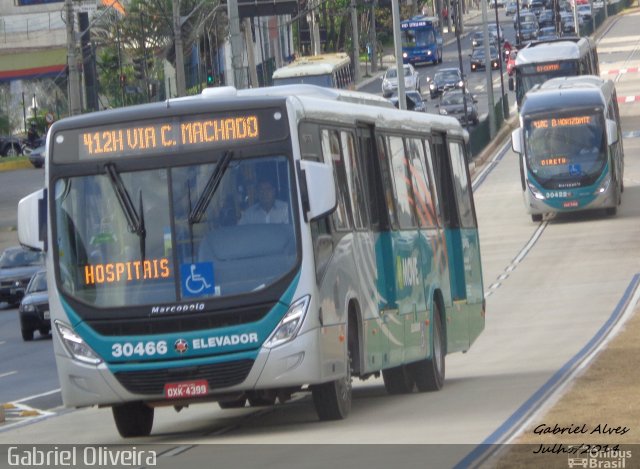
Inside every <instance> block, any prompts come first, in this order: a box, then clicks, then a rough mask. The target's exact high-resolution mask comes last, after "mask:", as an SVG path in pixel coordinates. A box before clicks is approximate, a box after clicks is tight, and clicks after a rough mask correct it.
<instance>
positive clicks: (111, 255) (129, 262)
mask: <svg viewBox="0 0 640 469" xmlns="http://www.w3.org/2000/svg"><path fill="white" fill-rule="evenodd" d="M226 155H227V156H228V158H227V159H226V160H227V161H226V162H225V163H226V164H225V165H224V168H222V167H221V168H220V170H218V171H216V164H214V163H207V164H194V165H190V166H182V167H176V168H162V169H148V170H143V171H135V172H132V171H129V172H127V171H119V170H117V171H116V175H115V176H113V175H112V174H92V175H86V176H74V177H68V178H61V179H59V180H57V181H56V183H55V230H56V231H55V233H56V234H55V235H54V239H56V241H57V249H58V257H59V276H58V278H59V282H60V283H61V288H62V291H63V292H64V293H66V294H67V295H70V296H72V297H74V298H75V299H77V300H80V301H82V302H84V303H87V304H90V305H93V306H99V307H119V306H125V305H127V306H135V305H143V304H158V303H162V302H176V301H183V300H193V299H202V298H207V297H219V296H229V295H236V294H243V293H249V292H253V291H258V290H261V289H263V288H267V287H268V286H269V285H271V284H272V283H273V282H275V281H276V280H278V279H279V278H281V277H282V276H283V275H285V274H286V273H288V272H289V271H290V270H291V269H292V268H293V267H294V266H295V263H296V256H297V241H296V230H295V229H294V224H293V221H294V213H295V211H294V210H293V207H292V206H291V201H292V200H295V199H294V198H293V197H292V194H291V192H290V191H291V190H292V188H293V187H294V185H293V184H292V182H291V174H292V170H291V167H290V163H289V160H288V159H287V158H286V157H285V156H281V155H266V156H262V157H260V158H243V159H240V158H236V157H234V156H233V154H231V153H226ZM220 160H225V158H224V157H221V158H220ZM114 177H115V178H116V179H117V180H118V181H119V182H121V186H120V187H121V189H120V190H117V188H116V186H115V185H114V182H113V178H114ZM212 180H216V181H215V182H213V183H212ZM127 198H129V200H130V202H131V203H130V206H129V208H128V209H127V204H126V203H123V199H127ZM132 214H133V215H135V217H134V218H135V219H136V220H137V221H138V224H139V225H141V226H138V227H137V229H136V230H134V229H132V227H131V223H130V216H131V215H132Z"/></svg>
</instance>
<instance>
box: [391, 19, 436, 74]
mask: <svg viewBox="0 0 640 469" xmlns="http://www.w3.org/2000/svg"><path fill="white" fill-rule="evenodd" d="M400 34H401V38H402V62H403V63H405V64H407V63H410V64H414V65H415V64H417V63H423V62H431V63H433V64H439V63H441V62H442V41H443V40H442V31H441V30H440V20H439V19H438V18H437V17H435V16H414V17H413V18H411V19H409V20H404V21H401V22H400Z"/></svg>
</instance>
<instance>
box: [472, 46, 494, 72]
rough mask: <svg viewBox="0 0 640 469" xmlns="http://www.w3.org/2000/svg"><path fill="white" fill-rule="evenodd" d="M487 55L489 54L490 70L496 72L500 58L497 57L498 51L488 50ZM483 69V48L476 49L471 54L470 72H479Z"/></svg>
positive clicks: (492, 48)
mask: <svg viewBox="0 0 640 469" xmlns="http://www.w3.org/2000/svg"><path fill="white" fill-rule="evenodd" d="M489 53H490V54H491V56H490V57H491V68H492V69H493V70H497V69H499V68H500V57H499V56H498V49H496V48H495V47H490V48H489ZM484 68H485V55H484V47H478V48H477V49H474V50H473V53H472V54H471V71H472V72H475V71H477V70H481V69H484Z"/></svg>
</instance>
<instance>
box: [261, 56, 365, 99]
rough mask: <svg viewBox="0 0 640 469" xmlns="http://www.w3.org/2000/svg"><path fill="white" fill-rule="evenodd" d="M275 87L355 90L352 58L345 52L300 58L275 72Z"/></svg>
mask: <svg viewBox="0 0 640 469" xmlns="http://www.w3.org/2000/svg"><path fill="white" fill-rule="evenodd" d="M272 78H273V85H274V86H279V85H300V84H306V85H317V86H323V87H326V88H340V89H350V90H352V89H354V88H355V82H354V75H353V68H352V65H351V58H350V57H349V55H348V54H345V53H344V52H338V53H335V54H331V53H327V54H320V55H310V56H303V57H298V58H296V59H295V60H293V61H292V62H291V63H290V64H288V65H285V66H284V67H280V68H279V69H277V70H275V71H274V72H273V76H272Z"/></svg>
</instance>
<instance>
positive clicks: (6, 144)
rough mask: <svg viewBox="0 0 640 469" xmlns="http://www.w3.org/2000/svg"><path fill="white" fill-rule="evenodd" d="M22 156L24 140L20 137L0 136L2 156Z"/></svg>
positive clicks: (0, 154)
mask: <svg viewBox="0 0 640 469" xmlns="http://www.w3.org/2000/svg"><path fill="white" fill-rule="evenodd" d="M20 154H22V140H20V139H19V138H18V137H2V136H0V156H18V155H20Z"/></svg>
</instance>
